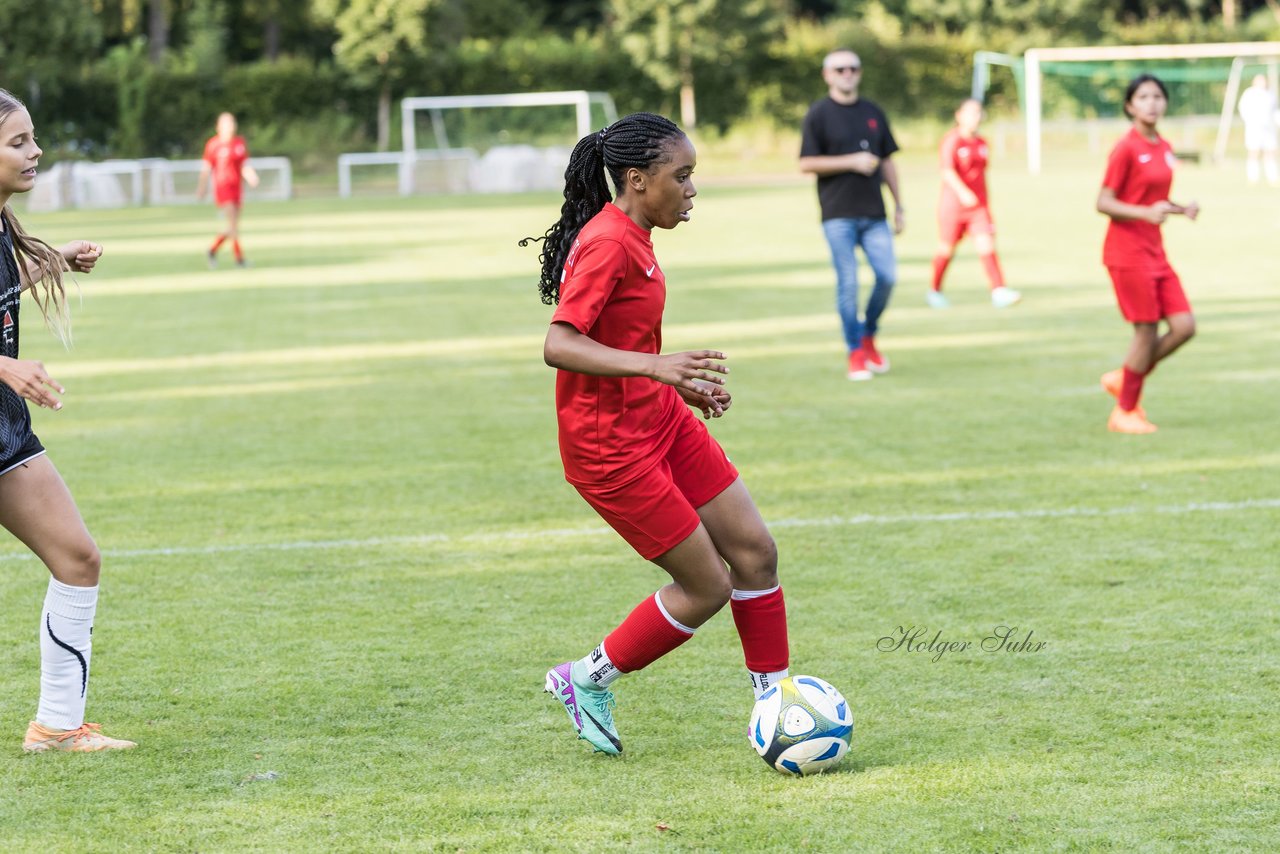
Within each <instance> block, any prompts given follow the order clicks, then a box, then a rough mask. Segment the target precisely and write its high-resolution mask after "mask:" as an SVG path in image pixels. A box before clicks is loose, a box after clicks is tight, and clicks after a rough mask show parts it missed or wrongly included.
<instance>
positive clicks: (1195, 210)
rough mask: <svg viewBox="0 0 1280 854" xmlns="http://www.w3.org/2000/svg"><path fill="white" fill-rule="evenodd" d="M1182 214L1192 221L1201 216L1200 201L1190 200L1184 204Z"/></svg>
mask: <svg viewBox="0 0 1280 854" xmlns="http://www.w3.org/2000/svg"><path fill="white" fill-rule="evenodd" d="M1182 214H1183V216H1185V217H1186V218H1187V219H1189V220H1191V221H1192V222H1195V221H1196V217H1198V216H1200V203H1199V202H1189V203H1188V204H1186V205H1184V206H1183V208H1182Z"/></svg>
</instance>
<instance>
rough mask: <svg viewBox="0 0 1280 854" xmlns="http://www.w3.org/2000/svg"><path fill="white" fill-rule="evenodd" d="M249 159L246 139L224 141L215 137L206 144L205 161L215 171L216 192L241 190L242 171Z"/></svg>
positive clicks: (236, 138) (235, 137)
mask: <svg viewBox="0 0 1280 854" xmlns="http://www.w3.org/2000/svg"><path fill="white" fill-rule="evenodd" d="M248 159H249V147H248V146H247V145H245V143H244V137H242V136H233V137H231V139H223V138H222V137H220V136H215V137H213V138H212V139H210V140H209V141H208V142H206V143H205V144H204V161H205V162H206V163H208V164H209V168H210V169H212V170H213V186H214V189H215V190H229V189H232V188H235V189H236V190H239V189H240V170H241V169H243V168H244V164H245V162H246V161H247V160H248Z"/></svg>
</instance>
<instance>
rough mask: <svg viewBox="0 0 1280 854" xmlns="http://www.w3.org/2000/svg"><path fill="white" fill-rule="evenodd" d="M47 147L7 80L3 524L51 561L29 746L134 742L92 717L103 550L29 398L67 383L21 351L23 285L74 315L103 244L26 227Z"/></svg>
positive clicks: (1, 323)
mask: <svg viewBox="0 0 1280 854" xmlns="http://www.w3.org/2000/svg"><path fill="white" fill-rule="evenodd" d="M41 154H43V152H42V151H41V150H40V146H39V145H38V144H36V135H35V128H34V127H32V124H31V116H30V115H29V114H28V113H27V110H26V108H25V107H23V105H22V103H21V102H20V101H18V99H17V98H15V97H13V96H12V95H11V94H9V93H8V92H6V91H4V90H3V89H0V525H3V526H4V527H5V528H6V529H7V530H8V531H9V533H11V534H13V535H14V536H15V537H17V538H18V539H19V540H21V541H22V542H23V543H24V544H25V545H26V546H27V547H28V548H30V549H31V551H33V552H35V553H36V556H37V557H39V558H40V560H42V561H43V562H44V565H45V566H46V567H48V569H49V574H50V575H51V576H52V578H50V579H49V587H48V591H47V592H46V594H45V600H44V608H43V609H42V610H41V612H40V628H39V631H40V704H39V706H38V708H37V710H36V718H35V720H33V721H32V722H31V723H30V724H29V725H28V726H27V734H26V738H25V739H23V743H22V747H23V750H26V751H31V752H39V751H46V750H68V751H77V752H83V751H93V750H107V749H116V748H126V747H133V746H134V744H133V742H132V741H122V740H120V739H116V738H108V737H107V736H105V735H103V734H102V732H101V731H100V730H101V728H100V727H99V726H98V725H97V724H91V723H85V720H84V706H85V695H86V693H87V691H88V687H89V661H90V657H91V652H92V647H93V643H92V638H93V620H94V616H95V615H96V613H97V608H98V575H99V569H100V566H101V558H100V557H99V554H98V547H97V545H95V544H94V542H93V537H91V536H90V535H89V531H88V530H87V529H86V528H85V524H84V520H83V519H81V518H80V511H79V510H78V509H77V508H76V503H75V500H74V499H73V498H72V497H71V493H70V492H69V491H68V490H67V485H66V484H65V483H63V481H62V477H61V475H59V474H58V470H57V469H56V468H54V466H53V463H52V462H50V461H49V458H48V457H47V456H45V451H44V446H42V445H41V444H40V440H39V439H38V438H36V435H35V433H34V432H32V429H31V412H30V410H29V409H28V408H27V401H28V400H30V401H31V402H33V403H35V404H37V405H38V406H43V407H46V408H48V409H61V408H62V402H61V401H60V400H58V397H57V395H56V394H54V392H55V391H56V392H58V393H63V392H64V389H63V388H62V386H60V385H58V383H57V381H56V380H54V379H53V378H52V377H50V376H49V375H48V374H47V373H46V372H45V369H44V365H42V364H41V363H40V362H36V361H31V360H29V359H19V358H18V310H19V308H20V307H21V302H22V300H21V296H22V294H23V293H24V292H25V293H27V294H29V295H30V298H31V299H32V300H34V301H35V303H36V305H37V307H39V309H40V311H41V313H42V314H43V315H44V317H45V320H46V321H50V320H52V321H53V322H54V323H55V324H58V323H61V324H64V325H63V326H61V327H60V328H61V329H65V322H66V293H65V291H64V289H63V286H62V274H63V272H64V271H67V270H74V271H75V272H77V273H88V272H90V271H91V270H93V266H94V264H96V263H97V262H98V258H99V257H100V256H101V255H102V247H101V246H99V245H98V244H96V243H90V242H89V241H87V240H73V241H72V242H70V243H68V244H67V245H66V246H63V247H62V248H61V249H54V248H53V247H52V246H50V245H49V244H47V243H45V242H44V241H43V240H40V239H38V238H35V237H32V236H31V235H29V234H27V233H26V232H25V231H23V230H22V225H21V224H20V223H19V222H18V218H17V217H16V216H14V213H13V209H12V208H10V207H9V199H10V198H11V197H12V196H13V195H14V194H15V193H26V192H28V191H30V190H31V188H32V187H34V186H35V182H36V165H37V164H38V163H39V161H40V155H41Z"/></svg>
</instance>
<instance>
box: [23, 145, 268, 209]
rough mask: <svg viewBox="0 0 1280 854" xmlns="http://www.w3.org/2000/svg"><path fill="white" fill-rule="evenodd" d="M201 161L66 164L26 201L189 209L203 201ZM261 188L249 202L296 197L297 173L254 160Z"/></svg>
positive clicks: (40, 205)
mask: <svg viewBox="0 0 1280 854" xmlns="http://www.w3.org/2000/svg"><path fill="white" fill-rule="evenodd" d="M202 163H203V161H201V160H165V159H164V158H160V157H149V158H143V159H140V160H103V161H100V162H97V163H90V162H87V161H66V160H64V161H62V162H61V163H56V164H54V166H53V167H52V168H51V169H49V170H47V171H45V172H42V173H41V174H40V177H39V180H37V181H36V186H35V189H34V190H32V192H31V195H30V198H29V199H28V200H27V205H26V206H27V208H28V209H29V210H32V211H58V210H66V209H104V208H127V207H138V206H140V205H146V204H152V205H185V204H194V203H196V202H198V201H199V199H197V198H196V188H197V184H198V181H199V177H200V168H201V164H202ZM249 163H250V164H251V165H252V166H253V168H254V170H255V171H256V172H257V173H258V178H259V183H258V186H257V187H256V188H250V187H247V186H246V187H245V198H246V199H252V200H262V199H265V200H283V199H288V198H291V197H292V195H293V170H292V167H291V166H290V163H289V158H287V157H254V158H251V159H250V161H249Z"/></svg>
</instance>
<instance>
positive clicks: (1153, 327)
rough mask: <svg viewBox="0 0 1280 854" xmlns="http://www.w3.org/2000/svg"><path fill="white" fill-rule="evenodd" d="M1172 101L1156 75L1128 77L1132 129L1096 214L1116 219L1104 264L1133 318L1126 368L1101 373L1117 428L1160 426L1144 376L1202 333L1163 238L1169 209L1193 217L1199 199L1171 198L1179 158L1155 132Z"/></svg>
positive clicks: (1115, 152) (1110, 167) (1110, 424)
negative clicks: (1148, 402) (1145, 398)
mask: <svg viewBox="0 0 1280 854" xmlns="http://www.w3.org/2000/svg"><path fill="white" fill-rule="evenodd" d="M1168 106H1169V93H1168V91H1167V90H1166V89H1165V87H1164V84H1163V83H1162V82H1160V80H1159V79H1158V78H1156V77H1154V76H1152V75H1150V74H1142V75H1139V76H1138V77H1135V78H1134V79H1133V80H1132V81H1131V82H1130V83H1129V86H1128V88H1127V89H1126V90H1125V97H1124V111H1125V114H1126V115H1128V116H1129V118H1130V119H1132V120H1133V128H1132V129H1131V130H1130V131H1129V133H1127V134H1126V135H1125V136H1124V137H1123V138H1122V139H1121V140H1120V141H1119V142H1118V143H1116V147H1115V148H1114V149H1112V151H1111V158H1110V159H1109V160H1108V161H1107V174H1106V176H1105V177H1104V178H1103V179H1102V190H1101V191H1100V192H1099V193H1098V212H1099V213H1103V214H1106V215H1107V216H1109V217H1110V218H1111V223H1110V224H1109V225H1108V226H1107V237H1106V241H1105V242H1104V243H1103V247H1102V263H1103V264H1105V265H1106V267H1107V272H1108V273H1110V274H1111V282H1112V284H1113V285H1114V286H1115V292H1116V300H1117V301H1118V302H1119V304H1120V313H1121V314H1122V315H1124V319H1125V320H1127V321H1129V322H1130V323H1132V324H1133V341H1132V342H1131V343H1130V345H1129V353H1128V355H1127V356H1126V357H1125V360H1124V366H1123V367H1121V368H1117V369H1116V370H1114V371H1108V372H1107V373H1106V374H1103V376H1102V387H1103V388H1104V389H1106V390H1107V392H1108V393H1110V394H1111V395H1113V396H1115V398H1116V406H1115V408H1114V409H1113V410H1112V411H1111V417H1110V418H1109V419H1108V421H1107V428H1108V429H1109V430H1111V431H1113V432H1116V433H1154V432H1155V430H1156V426H1155V425H1154V424H1152V423H1151V422H1150V421H1148V420H1147V416H1146V413H1145V412H1144V411H1143V410H1142V407H1141V406H1140V405H1139V401H1140V400H1141V396H1142V385H1143V382H1144V381H1145V379H1146V377H1147V375H1148V374H1150V373H1151V371H1152V370H1153V369H1154V368H1155V366H1156V364H1157V363H1158V362H1160V360H1162V359H1164V358H1166V357H1167V356H1169V355H1170V354H1171V353H1173V351H1174V350H1177V349H1178V348H1179V347H1181V346H1182V345H1183V344H1185V343H1186V342H1187V341H1189V340H1190V339H1191V336H1192V335H1194V334H1195V331H1196V323H1195V317H1194V316H1193V315H1192V314H1191V305H1190V303H1188V302H1187V297H1186V294H1184V293H1183V292H1182V282H1181V281H1180V280H1179V279H1178V274H1177V273H1175V272H1174V271H1173V268H1172V267H1171V266H1169V259H1168V258H1167V257H1166V256H1165V253H1164V241H1163V240H1162V238H1161V236H1160V225H1161V224H1162V223H1163V222H1164V221H1165V219H1166V218H1167V217H1168V216H1169V215H1170V214H1182V215H1183V216H1185V217H1187V218H1188V219H1191V220H1194V219H1195V218H1196V216H1197V215H1198V214H1199V213H1200V206H1199V205H1197V204H1196V203H1195V202H1191V203H1190V204H1188V205H1185V206H1184V205H1176V204H1174V203H1173V202H1171V201H1169V188H1170V186H1172V184H1173V170H1174V167H1175V166H1176V164H1177V158H1176V157H1175V156H1174V154H1173V149H1172V148H1171V147H1170V146H1169V143H1168V142H1166V141H1165V140H1164V139H1163V138H1162V137H1161V136H1160V134H1158V133H1157V132H1156V123H1157V122H1159V121H1160V119H1161V117H1162V116H1164V113H1165V110H1166V109H1167V108H1168ZM1161 320H1164V321H1165V323H1167V324H1168V327H1169V328H1168V331H1166V332H1165V334H1164V335H1160V334H1159V326H1160V321H1161Z"/></svg>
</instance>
